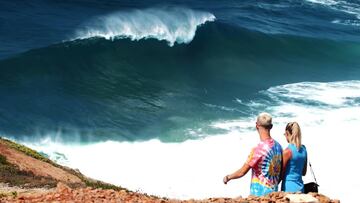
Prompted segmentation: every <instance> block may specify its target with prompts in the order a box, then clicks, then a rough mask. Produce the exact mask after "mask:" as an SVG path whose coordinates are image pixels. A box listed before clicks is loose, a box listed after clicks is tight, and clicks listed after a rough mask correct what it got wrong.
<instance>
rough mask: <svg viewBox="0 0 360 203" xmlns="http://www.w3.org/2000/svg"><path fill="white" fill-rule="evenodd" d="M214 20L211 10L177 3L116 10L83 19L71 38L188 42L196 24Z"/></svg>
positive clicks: (193, 33)
mask: <svg viewBox="0 0 360 203" xmlns="http://www.w3.org/2000/svg"><path fill="white" fill-rule="evenodd" d="M214 20H215V16H214V15H213V14H212V13H209V12H203V11H196V10H192V9H187V8H181V7H164V8H148V9H141V10H140V9H135V10H131V11H126V12H124V11H119V12H115V13H111V14H108V15H105V16H99V17H96V18H94V19H92V20H90V21H89V22H86V23H85V25H83V26H82V28H78V30H77V31H76V34H75V38H74V39H72V40H76V39H87V38H95V37H100V38H105V39H108V40H114V39H121V38H129V39H131V40H133V41H135V40H136V41H138V40H141V39H149V38H153V39H157V40H160V41H161V40H165V41H167V42H168V45H169V46H174V43H175V42H176V43H178V44H182V43H185V44H186V43H190V42H191V41H192V39H193V38H194V36H195V32H196V29H197V27H198V26H201V25H203V24H204V23H206V22H212V21H214Z"/></svg>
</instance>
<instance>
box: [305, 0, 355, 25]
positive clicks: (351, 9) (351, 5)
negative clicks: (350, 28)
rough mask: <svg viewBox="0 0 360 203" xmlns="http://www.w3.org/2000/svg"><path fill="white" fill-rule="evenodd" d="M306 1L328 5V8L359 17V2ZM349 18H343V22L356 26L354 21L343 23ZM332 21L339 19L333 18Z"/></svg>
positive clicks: (343, 0) (341, 0)
mask: <svg viewBox="0 0 360 203" xmlns="http://www.w3.org/2000/svg"><path fill="white" fill-rule="evenodd" d="M306 1H308V2H311V3H315V4H321V5H324V6H328V7H329V8H331V9H333V10H336V11H340V12H344V13H348V14H351V15H354V16H355V17H356V18H357V19H360V4H359V2H357V3H355V2H349V1H345V0H306ZM349 20H350V19H347V20H344V23H343V24H346V25H355V26H358V24H357V23H355V24H354V23H345V22H348V21H349ZM352 20H354V19H352ZM334 21H335V22H336V21H339V20H334ZM334 21H333V22H334ZM350 21H351V20H350Z"/></svg>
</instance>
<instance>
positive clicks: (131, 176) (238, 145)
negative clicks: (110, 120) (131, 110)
mask: <svg viewBox="0 0 360 203" xmlns="http://www.w3.org/2000/svg"><path fill="white" fill-rule="evenodd" d="M259 94H263V95H267V96H268V99H265V100H264V99H261V100H254V101H251V102H248V103H244V102H242V101H238V102H242V105H247V106H248V107H249V108H254V109H259V107H260V109H264V111H267V112H269V113H271V114H272V115H273V122H274V128H273V130H272V131H271V134H272V136H273V138H275V139H276V140H278V141H279V142H280V144H281V145H282V146H283V147H286V146H287V143H286V141H285V138H284V136H283V133H284V128H285V125H286V123H287V122H290V121H297V122H299V123H300V126H301V128H302V133H303V144H305V145H306V147H307V149H308V156H309V160H310V162H311V163H312V166H313V170H314V172H315V175H316V178H317V181H318V183H319V184H320V188H319V190H320V192H321V193H323V194H327V195H328V196H330V197H331V198H337V199H340V200H341V201H342V202H351V200H353V199H355V198H356V195H357V191H358V190H359V189H360V184H359V181H351V180H354V177H353V175H354V174H353V173H349V172H348V169H346V168H347V167H348V166H349V165H351V167H353V168H357V167H359V164H358V163H357V162H356V161H355V160H354V156H353V155H354V154H357V145H358V143H357V141H356V139H355V140H354V138H353V137H352V136H354V133H355V132H356V130H357V126H359V123H360V119H359V116H358V114H359V112H360V105H359V99H360V81H341V82H327V83H325V82H301V83H293V84H287V85H280V86H274V87H270V88H269V89H266V90H263V91H260V92H259ZM255 119H256V115H255V114H254V115H249V117H244V118H239V119H235V120H219V121H215V122H213V123H212V124H211V125H212V126H213V127H216V128H220V129H223V130H225V131H226V133H223V134H218V135H215V136H214V135H212V136H205V137H202V138H200V139H197V140H187V141H185V142H181V143H163V142H160V141H159V140H157V139H153V140H149V141H142V142H116V141H106V142H98V143H91V144H85V145H84V144H62V143H60V142H54V141H53V140H52V139H44V140H42V141H41V142H39V143H31V142H28V143H27V142H24V144H26V145H27V146H30V147H32V148H34V149H36V150H39V151H41V152H44V153H46V154H48V155H49V156H50V158H52V159H53V160H58V162H59V163H61V164H65V165H67V166H70V167H73V168H77V169H79V170H80V171H81V172H82V173H84V174H85V175H87V176H90V177H92V178H96V179H99V180H103V181H106V182H109V183H113V184H116V185H121V186H123V187H126V188H129V189H131V190H134V191H139V192H145V193H148V194H154V195H158V196H165V197H171V198H180V199H189V198H208V197H237V196H243V197H246V196H247V195H248V194H249V183H250V174H251V173H250V172H249V173H248V174H247V175H246V176H245V177H243V178H242V179H239V180H234V181H231V182H230V183H229V184H228V185H224V184H223V183H222V178H223V176H225V175H226V174H228V173H230V172H233V171H235V170H237V169H238V168H240V167H241V166H242V164H243V163H244V162H245V160H246V158H247V155H248V153H249V152H250V150H251V148H252V147H253V146H255V145H256V143H257V142H258V141H259V138H258V134H257V132H256V131H255V127H254V125H255ZM194 130H199V129H194ZM311 181H314V180H313V178H312V176H311V173H310V170H308V173H307V175H306V176H305V177H304V182H311ZM343 186H346V187H343Z"/></svg>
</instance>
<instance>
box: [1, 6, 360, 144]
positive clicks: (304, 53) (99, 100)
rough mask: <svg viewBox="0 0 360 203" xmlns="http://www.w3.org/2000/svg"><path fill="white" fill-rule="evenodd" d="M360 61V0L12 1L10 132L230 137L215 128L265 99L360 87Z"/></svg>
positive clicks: (5, 92) (4, 49)
mask: <svg viewBox="0 0 360 203" xmlns="http://www.w3.org/2000/svg"><path fill="white" fill-rule="evenodd" d="M359 59H360V2H359V1H357V0H346V1H345V0H343V1H337V0H284V1H268V0H267V1H265V0H264V1H230V0H226V1H213V0H211V1H209V0H207V1H200V0H199V1H195V0H192V1H190V0H185V1H184V0H182V1H155V0H154V1H150V0H147V1H123V0H109V1H100V0H98V1H96V0H88V1H85V0H72V1H67V0H61V1H55V0H52V1H50V0H48V1H46V0H31V1H20V0H12V1H10V0H9V1H6V0H1V1H0V70H1V74H0V95H2V98H1V100H0V133H1V134H3V135H6V136H8V137H15V138H18V139H28V138H38V137H47V136H50V137H60V138H61V139H63V140H76V141H78V140H80V141H96V140H107V139H114V140H129V141H134V140H147V139H151V138H159V139H161V140H163V141H184V140H186V139H193V138H197V133H196V132H195V133H194V130H193V129H202V130H203V131H202V132H201V133H202V134H207V135H211V134H218V133H219V130H218V129H214V128H212V127H211V126H210V125H209V124H210V123H211V122H213V121H217V120H227V119H234V118H248V117H252V116H254V115H256V114H257V113H258V112H260V111H263V110H264V109H263V107H261V106H259V107H253V106H252V107H251V108H250V107H249V105H244V103H245V104H249V103H251V102H252V101H254V100H257V101H258V100H264V101H268V100H269V98H267V96H265V95H263V94H259V92H261V91H262V90H266V89H268V88H270V87H273V86H276V85H284V84H290V83H297V82H303V81H310V82H333V81H350V80H359V79H360V62H359ZM270 100H271V98H270ZM273 102H276V101H273ZM309 105H318V104H309Z"/></svg>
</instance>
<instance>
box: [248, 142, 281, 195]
mask: <svg viewBox="0 0 360 203" xmlns="http://www.w3.org/2000/svg"><path fill="white" fill-rule="evenodd" d="M247 164H249V166H250V167H251V168H252V177H251V185H250V195H255V196H262V195H266V194H268V193H271V192H274V191H277V190H278V183H279V179H280V171H281V165H282V148H281V145H280V144H279V143H278V142H276V141H275V140H274V139H267V140H265V141H261V142H260V143H259V144H258V145H257V146H256V147H255V148H254V149H253V150H252V151H251V153H250V155H249V157H248V160H247Z"/></svg>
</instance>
